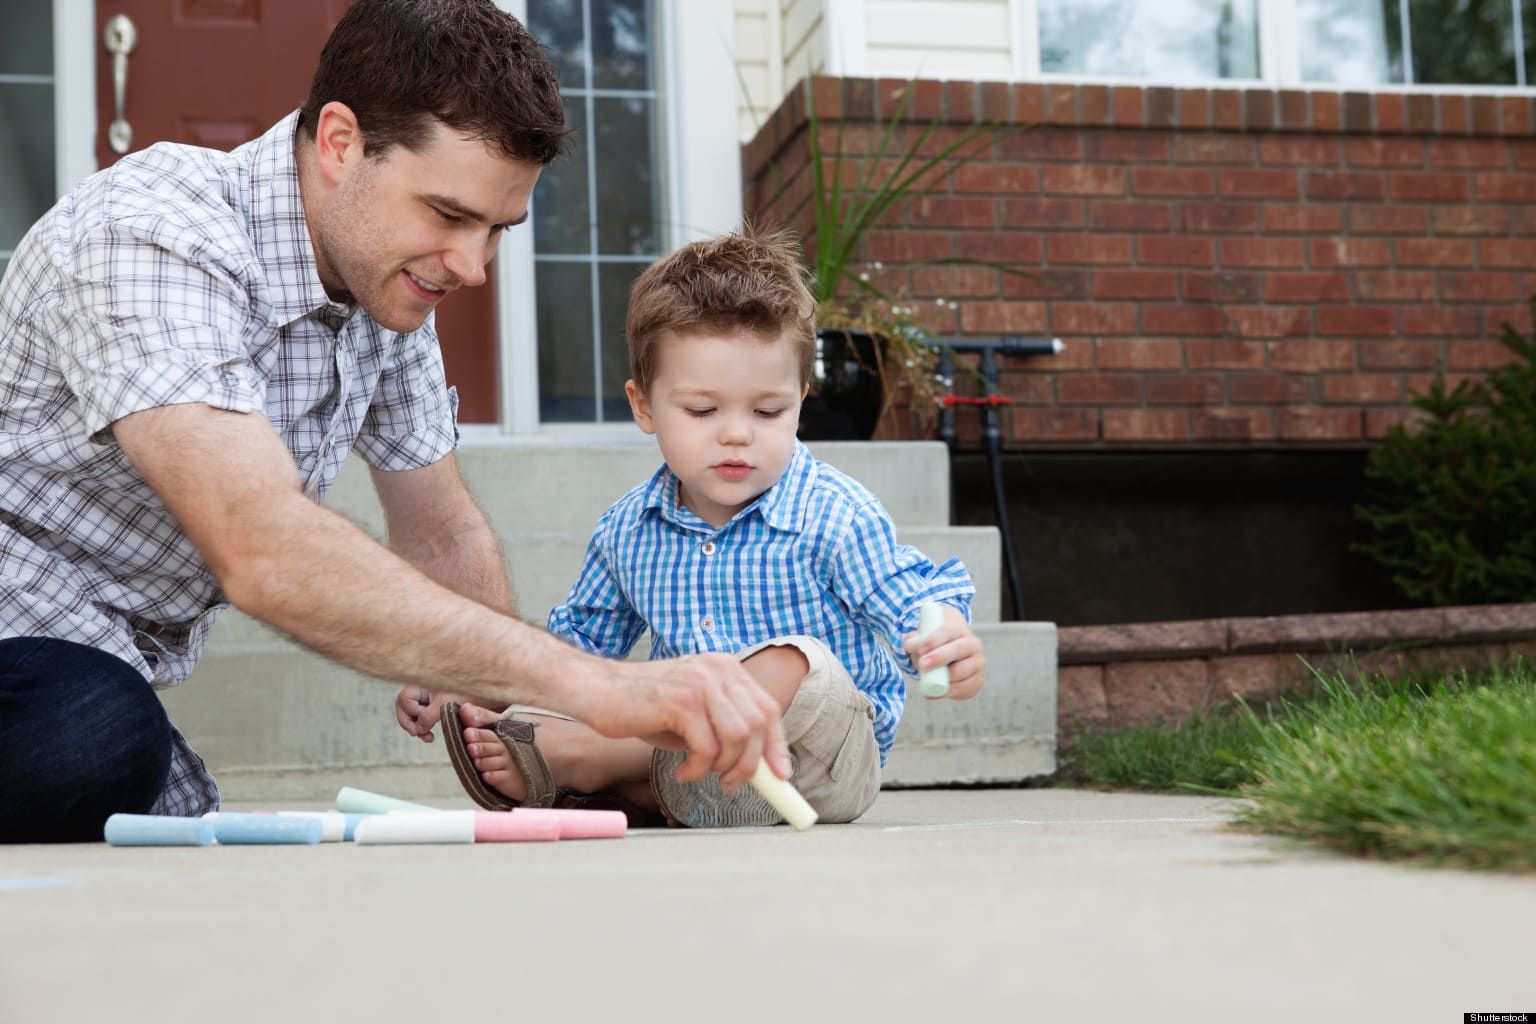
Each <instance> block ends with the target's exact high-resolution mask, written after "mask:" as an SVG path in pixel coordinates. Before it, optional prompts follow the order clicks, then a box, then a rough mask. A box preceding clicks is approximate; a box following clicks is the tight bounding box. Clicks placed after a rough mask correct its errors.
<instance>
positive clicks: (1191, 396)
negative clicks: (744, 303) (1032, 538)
mask: <svg viewBox="0 0 1536 1024" xmlns="http://www.w3.org/2000/svg"><path fill="white" fill-rule="evenodd" d="M813 84H814V88H815V89H816V109H817V111H818V114H819V115H821V116H822V117H823V118H824V119H827V120H829V121H831V120H834V119H841V120H842V121H843V131H842V132H841V135H839V134H838V133H837V132H834V131H830V130H829V131H826V132H825V133H824V135H823V139H824V141H825V143H826V144H827V145H833V144H834V143H835V140H836V139H837V138H839V137H840V138H841V139H842V141H843V146H844V152H843V155H844V157H845V158H846V159H853V160H858V159H864V158H866V157H867V156H868V155H869V150H870V147H872V146H874V145H876V144H878V140H879V134H880V133H879V132H878V131H876V130H874V129H873V124H874V122H876V121H878V120H879V119H881V118H884V117H888V116H890V114H891V112H892V111H894V110H896V109H897V105H898V104H899V103H900V102H901V100H900V98H899V97H900V93H901V90H903V89H904V88H905V87H906V83H904V82H903V81H900V80H893V79H884V80H873V79H842V80H838V79H830V78H817V79H814V80H813ZM913 89H914V92H913V96H912V100H911V102H910V104H909V106H908V107H907V116H908V118H909V121H910V122H911V123H910V124H909V125H908V126H907V127H906V128H905V129H904V132H905V137H906V138H907V139H911V138H915V136H916V133H918V132H920V131H921V130H923V128H924V127H925V125H926V124H927V123H928V122H930V121H933V120H938V121H940V122H942V124H941V127H940V130H939V131H940V136H941V137H950V138H952V137H953V136H954V135H955V134H957V133H958V132H960V131H962V130H963V126H967V125H972V124H974V123H975V122H976V121H977V120H978V119H996V120H998V121H1001V122H1007V123H1011V124H1013V125H1016V126H1022V130H1017V131H1014V132H1013V133H1011V134H1005V135H1003V136H1001V137H999V138H997V139H995V140H994V141H993V142H992V143H991V144H990V145H989V146H988V147H986V149H985V151H984V152H982V153H979V154H978V155H977V156H976V157H975V158H973V159H969V160H967V161H966V162H964V163H963V164H962V165H960V166H959V167H957V168H956V169H955V171H954V173H952V174H950V175H948V176H945V177H943V178H940V179H938V180H936V181H935V182H934V183H933V185H932V187H931V188H930V189H929V190H928V191H926V192H924V193H923V194H921V195H917V196H914V197H913V198H912V199H911V200H910V201H909V202H906V203H904V204H898V205H897V206H896V207H893V209H892V211H891V212H890V214H888V215H887V217H886V218H885V220H884V221H883V222H882V224H881V225H880V226H879V228H878V229H877V230H875V231H874V232H872V233H871V234H870V235H869V236H868V240H867V245H866V247H865V250H864V253H863V256H864V258H865V259H866V260H867V261H869V266H868V268H867V269H868V270H869V271H870V272H871V273H872V274H873V275H874V278H875V280H876V281H878V282H879V283H880V284H881V285H882V286H883V287H884V288H885V289H886V290H887V291H888V292H889V293H890V294H892V295H897V296H900V297H901V299H902V300H903V301H905V302H907V303H908V304H910V305H912V306H914V307H915V308H916V310H917V311H918V313H919V315H920V316H921V318H922V319H923V320H924V321H925V322H926V323H927V324H929V325H930V326H931V327H933V328H934V329H935V330H936V331H938V332H939V333H940V334H941V335H944V336H952V337H963V336H989V335H998V334H1020V335H1032V336H1055V337H1060V338H1061V339H1062V340H1063V341H1064V342H1065V343H1066V345H1067V348H1066V351H1065V352H1064V353H1063V354H1061V355H1060V356H1056V357H1052V358H1038V359H1032V360H1028V361H1014V362H1013V363H1012V364H1011V365H1010V366H1009V367H1008V368H1007V370H1006V371H1005V372H1004V374H1003V382H1002V384H1003V390H1004V391H1005V392H1006V393H1007V394H1008V395H1009V396H1011V397H1012V399H1013V402H1014V404H1013V405H1012V406H1011V407H1009V408H1008V409H1006V410H1005V416H1004V420H1005V427H1006V431H1007V436H1008V440H1009V443H1010V444H1011V445H1012V446H1014V447H1016V448H1024V449H1050V448H1090V449H1091V448H1140V447H1149V446H1150V447H1172V448H1185V449H1194V448H1224V447H1234V446H1235V447H1278V448H1298V447H1309V446H1311V447H1318V446H1322V447H1329V446H1332V447H1340V446H1344V447H1351V446H1353V447H1359V446H1365V445H1368V444H1370V443H1372V442H1373V441H1375V440H1378V439H1380V438H1382V437H1383V436H1385V434H1386V432H1387V431H1388V430H1389V429H1390V428H1391V427H1393V426H1394V425H1397V424H1400V423H1404V422H1406V421H1408V420H1409V419H1411V418H1412V417H1413V416H1414V415H1415V412H1414V409H1413V407H1412V403H1411V400H1410V392H1412V391H1420V390H1422V389H1423V388H1425V387H1426V386H1427V385H1428V383H1429V382H1430V380H1431V379H1432V377H1433V376H1434V375H1435V374H1436V373H1442V372H1443V373H1444V374H1445V375H1446V377H1447V379H1448V381H1449V382H1450V383H1451V384H1452V385H1454V384H1455V383H1456V382H1457V381H1458V380H1461V379H1464V378H1468V377H1473V376H1477V375H1480V374H1481V373H1482V372H1484V371H1486V370H1487V369H1489V368H1490V367H1494V366H1497V365H1500V364H1502V363H1503V362H1505V361H1506V360H1507V359H1508V358H1509V353H1508V352H1507V351H1506V350H1505V349H1504V348H1503V347H1502V346H1501V345H1500V344H1499V343H1498V341H1497V340H1496V339H1497V337H1498V335H1499V333H1500V330H1501V324H1502V323H1504V322H1510V323H1513V324H1514V325H1515V326H1516V327H1517V328H1518V329H1520V330H1522V331H1529V330H1530V329H1531V322H1530V321H1531V317H1530V309H1529V306H1528V305H1527V299H1528V298H1529V296H1530V295H1531V294H1532V293H1533V292H1536V173H1533V172H1536V138H1533V126H1536V107H1533V104H1536V100H1533V99H1532V98H1531V97H1529V96H1493V95H1477V96H1471V95H1452V94H1442V95H1427V94H1418V95H1405V94H1401V93H1381V94H1369V93H1342V94H1341V93H1331V92H1290V91H1280V92H1276V91H1272V90H1263V89H1250V90H1239V89H1209V90H1208V89H1181V90H1174V89H1160V88H1141V87H1106V86H1092V85H1081V86H1080V85H1057V84H1051V85H1040V84H1017V83H1014V84H1010V83H1003V82H988V83H970V82H954V81H951V82H937V81H918V82H916V83H914V84H913ZM805 111H806V104H805V95H804V90H796V91H795V92H793V93H792V94H791V95H790V96H789V97H788V98H787V99H786V101H785V102H784V104H783V105H782V106H781V107H780V108H779V110H778V111H776V112H775V114H774V116H773V117H772V118H771V119H770V120H769V122H768V123H767V124H766V125H765V126H764V128H763V130H762V131H761V132H759V134H758V135H757V136H756V137H755V138H754V139H753V140H752V142H751V143H750V144H749V145H748V146H747V147H746V149H745V150H744V173H745V180H746V183H747V198H746V207H747V213H748V215H749V216H751V217H753V218H754V219H757V220H759V221H761V222H774V221H778V222H785V223H788V224H790V225H792V226H794V227H796V228H797V229H798V230H800V231H801V232H802V233H803V234H806V235H809V231H810V227H811V210H810V206H809V203H808V200H809V198H810V195H811V185H810V176H809V172H808V154H809V147H808V145H807V142H806V131H805V127H806V113H805ZM861 129H862V130H861ZM946 133H947V134H946ZM945 258H973V259H981V260H991V261H1000V262H1003V263H1007V264H1009V265H1010V266H1012V267H1015V268H1017V269H1019V270H1022V271H1026V272H1028V274H1029V276H1021V275H1013V274H1005V273H999V272H998V271H996V270H993V269H987V268H984V267H978V266H936V265H934V264H933V263H932V262H925V261H932V260H934V259H945ZM876 261H878V262H879V266H878V267H877V266H875V265H874V264H875V262H876ZM941 298H942V299H944V300H945V303H944V304H943V305H940V304H939V302H938V300H939V299H941ZM963 419H964V420H966V421H973V420H974V417H964V418H963ZM961 429H962V431H965V430H968V429H969V430H974V429H975V428H974V423H973V422H970V423H969V425H967V424H962V427H961Z"/></svg>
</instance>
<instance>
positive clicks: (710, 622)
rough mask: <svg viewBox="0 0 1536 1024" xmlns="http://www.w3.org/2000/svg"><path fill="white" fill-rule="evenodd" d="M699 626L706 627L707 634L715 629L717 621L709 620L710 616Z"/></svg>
mask: <svg viewBox="0 0 1536 1024" xmlns="http://www.w3.org/2000/svg"><path fill="white" fill-rule="evenodd" d="M699 625H701V626H703V627H704V632H706V633H707V632H709V631H710V630H712V629H714V628H715V620H714V619H711V618H709V617H708V616H705V618H704V621H703V622H701V623H699Z"/></svg>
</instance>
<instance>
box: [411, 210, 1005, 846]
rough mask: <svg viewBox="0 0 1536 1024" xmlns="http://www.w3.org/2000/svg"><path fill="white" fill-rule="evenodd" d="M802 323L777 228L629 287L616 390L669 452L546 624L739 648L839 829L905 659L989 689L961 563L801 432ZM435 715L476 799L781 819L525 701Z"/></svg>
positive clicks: (861, 783)
mask: <svg viewBox="0 0 1536 1024" xmlns="http://www.w3.org/2000/svg"><path fill="white" fill-rule="evenodd" d="M814 316H815V303H814V300H813V299H812V297H811V294H810V292H809V290H808V289H807V288H806V285H805V282H804V279H803V276H802V271H801V269H800V263H799V261H798V259H797V254H796V251H795V249H794V247H793V245H792V243H791V242H790V241H789V238H788V236H787V235H784V234H776V235H769V236H764V237H757V236H753V235H750V234H749V235H737V234H731V235H726V236H723V237H720V238H716V239H712V240H709V241H704V242H697V243H694V244H692V245H689V246H686V247H685V248H683V249H681V250H679V251H677V252H675V253H673V254H672V255H670V256H668V257H666V258H665V259H663V260H661V261H659V262H657V263H656V264H654V265H653V266H651V267H650V268H649V269H648V270H647V271H646V272H645V273H644V274H642V275H641V277H640V278H639V280H637V281H636V282H635V285H634V289H633V291H632V292H631V295H630V309H629V316H628V322H627V324H626V331H625V333H626V335H627V337H628V341H629V348H630V367H631V372H632V374H633V379H631V380H630V381H628V382H627V383H626V384H625V393H626V394H627V395H628V396H629V402H630V407H631V409H632V410H633V412H634V416H635V421H636V423H638V424H639V426H640V429H641V430H643V431H645V432H646V433H647V434H654V435H655V436H656V439H657V442H658V443H659V445H660V448H661V454H662V457H663V459H664V460H665V465H663V466H662V467H661V468H660V469H659V470H657V472H656V473H655V475H654V476H652V477H651V479H650V480H648V481H646V482H645V483H642V484H640V485H639V486H637V487H635V488H634V489H632V490H631V491H630V492H629V493H628V494H626V495H624V497H622V498H621V499H619V501H618V502H617V503H616V504H615V505H614V506H613V507H612V508H610V509H609V510H608V511H607V512H606V513H604V514H603V516H602V518H601V519H600V520H599V521H598V523H597V529H596V532H595V533H594V534H593V536H592V539H591V541H590V542H589V544H588V546H587V555H586V562H585V564H584V565H583V566H582V569H581V574H580V577H579V578H578V579H577V581H576V584H575V586H574V587H572V588H571V592H570V595H569V596H568V597H567V599H566V603H565V604H563V605H561V606H560V607H558V608H556V609H555V610H554V611H553V612H552V613H551V614H550V616H549V630H550V632H551V633H553V634H555V635H556V636H558V637H561V638H563V639H565V640H567V641H568V642H570V643H572V644H574V645H576V646H577V647H580V648H581V649H583V650H586V651H589V652H592V653H595V654H599V655H603V656H606V657H611V658H622V657H624V656H626V655H627V654H628V653H629V651H630V649H631V648H632V647H633V646H634V644H635V642H636V641H637V640H639V639H640V637H641V635H642V634H643V633H644V632H645V631H646V630H649V631H650V632H651V637H652V641H651V656H652V657H653V658H658V657H671V656H674V655H679V654H685V653H706V652H724V653H727V654H732V655H735V656H736V657H738V658H740V659H741V660H742V662H743V665H744V667H745V668H746V669H747V671H748V672H749V673H750V674H752V675H753V676H754V677H755V678H756V679H757V680H758V682H760V683H761V684H762V685H763V687H764V688H765V689H766V690H767V691H768V692H769V694H770V695H771V696H772V697H773V698H774V699H775V700H776V701H777V702H778V704H779V707H780V708H781V709H782V710H783V713H784V720H783V725H784V733H785V739H786V740H787V741H788V743H789V745H790V752H791V756H792V760H793V761H794V764H795V770H794V774H793V775H792V777H791V781H792V782H793V783H794V784H795V786H796V787H797V788H798V789H799V790H800V792H801V793H802V794H803V795H804V796H805V798H806V800H807V801H809V803H810V804H811V806H812V807H814V808H815V809H816V811H817V813H818V814H819V815H820V820H822V821H824V822H843V821H852V820H854V819H855V818H857V817H859V815H861V814H863V813H864V812H865V811H866V810H868V809H869V807H870V805H871V804H873V803H874V801H875V797H876V795H877V794H878V792H879V788H880V767H881V765H882V764H883V763H884V761H885V758H886V755H887V754H888V753H889V751H890V747H891V742H892V739H893V738H894V735H895V732H896V724H897V722H898V721H899V720H900V718H901V713H902V708H903V705H904V701H905V690H904V680H903V678H902V675H903V672H912V671H913V669H912V662H913V660H917V661H919V662H920V664H921V666H922V667H923V668H924V669H927V668H931V667H934V666H938V665H948V666H949V674H950V692H949V696H951V697H954V698H957V699H964V698H967V697H971V696H974V695H975V693H976V692H977V691H978V690H979V689H980V688H981V685H982V680H983V676H984V674H985V665H986V663H985V657H984V655H983V652H982V645H981V642H980V640H978V639H977V637H976V635H975V634H974V633H973V632H972V631H971V629H970V626H969V624H968V622H967V620H968V617H969V610H970V602H971V598H972V597H973V596H974V594H975V588H974V587H973V586H972V583H971V579H970V577H969V575H968V574H967V572H966V570H965V567H964V566H963V565H962V564H961V563H960V562H958V561H957V560H954V559H951V560H949V561H947V562H945V563H944V564H943V565H939V566H935V565H934V564H933V563H932V562H931V561H929V560H928V559H927V558H925V557H924V556H923V555H922V554H920V553H919V552H918V551H916V550H914V549H913V548H910V547H906V546H904V545H899V544H897V543H896V539H895V528H894V527H893V525H892V523H891V521H890V518H889V517H888V516H887V514H886V512H885V510H884V509H883V508H882V507H881V505H880V503H879V502H878V501H877V500H876V499H875V498H874V496H873V495H871V494H870V493H869V492H868V491H867V490H865V489H864V488H863V487H862V486H861V485H859V484H858V483H857V482H855V481H854V480H852V479H850V478H849V477H847V476H845V475H844V474H842V473H840V472H838V471H837V470H835V469H833V468H832V467H830V466H828V465H826V464H825V463H822V462H818V461H817V460H816V459H815V458H814V457H812V455H811V454H810V452H809V451H808V450H807V449H806V448H805V446H804V445H802V444H800V443H799V442H798V441H797V440H796V438H795V431H796V427H797V424H798V421H799V412H800V403H801V400H802V399H803V398H804V397H805V394H806V390H807V382H808V380H809V377H810V368H811V362H812V358H813V353H814V346H815V319H814ZM930 601H932V602H940V603H942V604H944V605H945V606H946V615H945V621H944V623H943V624H942V625H941V626H940V627H939V628H938V629H937V630H935V631H934V632H933V633H932V634H931V635H930V636H929V637H927V638H926V639H925V640H923V641H921V642H919V641H918V639H917V637H916V635H915V633H914V632H913V631H914V630H915V629H916V624H917V618H918V609H919V607H920V606H921V605H922V604H924V603H926V602H930ZM903 648H904V649H905V654H904V655H903V654H901V653H898V652H901V651H902V650H903ZM909 659H910V660H909ZM429 700H430V698H429V697H427V695H425V694H422V693H421V692H420V691H418V690H406V691H403V692H402V693H401V695H400V700H399V702H398V709H399V712H400V721H401V724H402V725H403V726H404V727H405V728H406V729H407V731H410V732H413V733H416V734H418V735H420V734H421V732H423V731H425V730H426V729H430V727H431V723H430V721H425V715H426V714H427V713H428V710H427V708H425V707H424V706H423V705H425V704H427V702H428V701H429ZM442 719H443V723H444V732H445V735H446V737H447V740H448V745H449V750H450V753H451V755H452V756H453V761H454V765H455V767H456V769H458V771H459V775H460V778H461V779H462V780H463V782H464V785H465V788H466V789H467V790H468V791H469V792H470V794H471V796H473V797H474V798H475V799H476V800H477V801H478V802H480V803H481V804H482V805H484V806H488V807H508V806H517V805H518V804H524V803H531V804H534V805H543V806H549V805H552V804H553V805H556V806H605V805H606V806H615V805H617V806H623V805H624V801H628V802H629V803H631V804H633V805H635V806H636V807H637V808H639V809H641V810H645V811H659V812H660V813H661V814H663V815H665V816H666V817H667V818H668V819H670V820H672V821H674V822H677V823H680V824H684V825H689V826H695V827H700V826H722V825H764V824H773V823H776V822H777V821H779V820H780V819H779V816H778V814H777V813H776V812H775V811H774V810H773V809H772V808H771V807H770V806H769V805H768V804H767V802H766V801H764V800H763V799H762V797H760V796H759V795H758V794H757V793H756V792H755V791H753V790H752V789H751V788H750V787H741V788H738V789H736V790H734V791H733V792H727V791H726V790H725V789H724V787H723V786H721V784H720V782H719V777H718V776H709V777H708V778H705V779H702V780H699V781H681V780H679V779H677V778H676V777H675V776H674V770H675V769H676V767H677V766H678V765H679V764H680V763H681V762H682V760H683V758H684V753H683V752H681V751H673V750H665V749H658V748H655V747H652V746H651V745H650V744H648V743H646V742H645V741H643V740H635V739H627V740H615V739H609V738H607V737H604V736H601V735H599V734H597V733H595V732H593V731H592V730H591V729H589V728H587V727H586V726H584V725H581V724H579V723H576V722H573V721H569V720H565V719H563V718H561V717H560V716H556V715H552V714H551V713H549V712H544V711H539V710H538V709H534V708H520V707H514V708H511V709H509V710H508V711H506V712H505V713H504V714H502V715H499V716H498V715H497V714H495V713H493V712H491V711H488V710H486V709H484V708H481V707H476V706H472V705H464V706H462V707H460V706H457V705H455V704H452V703H448V704H445V705H444V706H443V711H442ZM535 725H537V730H538V734H537V743H535V739H534V734H535ZM461 730H462V731H461ZM590 794H602V795H603V796H602V797H600V798H598V799H596V801H595V802H594V800H593V798H591V797H590Z"/></svg>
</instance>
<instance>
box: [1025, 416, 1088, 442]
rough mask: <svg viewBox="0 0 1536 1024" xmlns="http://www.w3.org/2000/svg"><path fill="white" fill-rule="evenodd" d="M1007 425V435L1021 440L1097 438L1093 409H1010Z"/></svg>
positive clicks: (1083, 439) (1082, 439)
mask: <svg viewBox="0 0 1536 1024" xmlns="http://www.w3.org/2000/svg"><path fill="white" fill-rule="evenodd" d="M1008 422H1009V426H1010V429H1009V431H1008V435H1009V436H1010V437H1012V438H1016V439H1018V440H1023V441H1029V440H1041V441H1092V440H1094V439H1096V438H1097V437H1098V436H1099V411H1098V410H1097V409H1010V410H1008Z"/></svg>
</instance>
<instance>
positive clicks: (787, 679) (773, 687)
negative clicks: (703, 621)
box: [741, 644, 811, 714]
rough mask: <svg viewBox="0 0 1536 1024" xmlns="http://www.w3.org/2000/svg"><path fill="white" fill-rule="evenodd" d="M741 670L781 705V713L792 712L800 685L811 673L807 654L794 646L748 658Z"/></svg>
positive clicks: (777, 647)
mask: <svg viewBox="0 0 1536 1024" xmlns="http://www.w3.org/2000/svg"><path fill="white" fill-rule="evenodd" d="M741 663H742V666H743V667H744V668H745V669H746V670H747V672H748V673H749V674H750V675H751V676H752V678H753V679H756V680H757V681H758V683H759V684H760V685H761V686H762V687H763V689H765V690H767V691H768V693H769V694H770V695H771V696H772V697H773V698H774V700H776V701H777V702H778V704H779V713H780V714H783V713H784V712H786V711H788V710H789V705H790V704H791V703H792V702H793V701H794V699H795V694H796V693H798V692H799V690H800V683H801V682H802V681H803V680H804V679H805V677H806V676H807V675H808V674H809V673H810V671H811V663H810V661H809V659H807V657H806V655H805V653H804V652H803V651H801V650H800V648H799V647H796V646H794V645H793V644H775V645H773V646H771V647H764V648H762V649H761V650H759V651H757V652H755V653H753V654H749V655H748V656H747V657H745V658H743V659H742V662H741Z"/></svg>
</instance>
